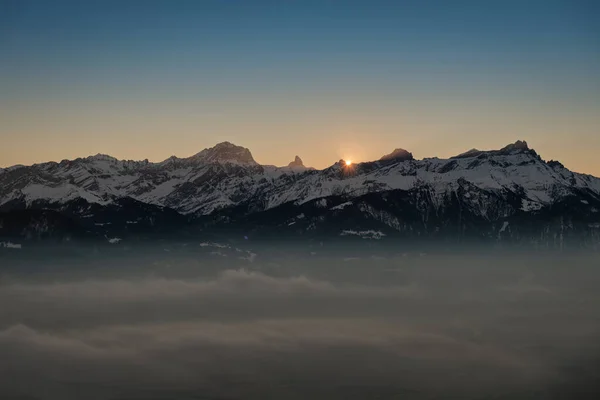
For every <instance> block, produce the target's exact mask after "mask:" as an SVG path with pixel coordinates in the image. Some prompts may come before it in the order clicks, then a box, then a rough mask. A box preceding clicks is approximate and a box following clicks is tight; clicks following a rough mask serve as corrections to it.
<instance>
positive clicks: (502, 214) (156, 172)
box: [0, 141, 600, 242]
mask: <svg viewBox="0 0 600 400" xmlns="http://www.w3.org/2000/svg"><path fill="white" fill-rule="evenodd" d="M566 205H568V207H567V206H566ZM18 210H20V211H23V210H53V211H55V212H57V213H59V214H60V215H63V216H67V217H68V218H70V219H73V221H75V224H78V225H80V226H85V227H86V229H87V230H88V231H91V232H96V233H98V234H99V233H103V234H104V235H108V234H110V235H115V234H121V235H123V232H120V231H119V229H117V228H116V227H117V225H118V226H122V227H123V228H127V229H126V231H127V232H131V231H133V226H135V225H137V226H138V227H139V229H138V234H140V233H143V232H147V231H148V230H149V229H150V228H149V227H150V226H152V227H153V229H152V230H153V231H157V232H161V227H162V226H167V225H168V226H169V227H170V228H173V229H175V228H176V227H182V226H184V225H185V226H186V229H188V230H190V231H191V232H196V231H203V232H204V231H206V230H207V229H209V230H210V229H225V230H236V229H242V228H241V227H244V228H243V229H242V230H245V231H252V230H254V231H257V230H260V229H264V231H265V232H267V231H269V230H271V231H282V230H283V231H291V232H296V233H295V234H299V232H300V231H302V232H303V234H305V233H306V232H316V231H319V229H320V228H319V227H322V228H323V231H327V232H329V233H328V234H329V235H335V236H336V237H338V236H357V237H361V235H360V234H356V235H354V234H349V233H348V232H367V231H370V230H371V231H376V232H380V233H381V235H380V234H379V233H377V234H372V235H367V236H368V237H370V238H371V239H373V238H377V239H381V238H383V237H389V236H394V235H398V234H399V235H405V236H406V235H413V234H414V235H416V236H419V237H429V236H431V235H432V234H433V233H435V232H445V233H444V234H445V235H450V236H455V235H456V234H457V232H458V233H459V236H460V235H462V236H482V237H493V238H494V239H498V238H502V237H504V236H507V235H511V232H514V231H515V229H517V226H518V225H519V224H534V222H531V223H530V222H527V221H529V220H531V221H536V222H535V224H537V225H536V226H538V228H535V229H529V228H528V230H527V232H528V233H526V235H528V236H527V237H528V240H530V239H531V237H532V235H533V236H536V235H538V234H539V232H537V230H536V229H538V230H539V229H542V230H543V229H546V230H547V233H546V234H547V235H550V236H552V235H559V236H560V235H561V234H562V235H563V237H564V234H565V230H567V231H569V230H577V232H578V233H577V235H578V237H579V236H582V237H585V238H587V239H585V240H588V239H589V240H588V241H592V242H593V240H595V239H593V238H595V237H596V236H595V235H597V227H596V225H597V224H598V223H600V220H599V219H598V218H599V217H600V215H599V210H600V179H598V178H595V177H592V176H590V175H585V174H578V173H574V172H571V171H569V170H568V169H566V168H565V167H564V166H563V165H562V164H560V163H559V162H556V161H549V162H546V161H544V160H543V159H542V158H541V157H540V156H539V155H538V154H537V153H536V152H535V151H534V150H533V149H530V148H529V146H528V145H527V143H526V142H524V141H517V142H516V143H513V144H509V145H507V146H505V147H503V148H502V149H500V150H489V151H481V150H476V149H473V150H470V151H468V152H466V153H463V154H460V155H457V156H455V157H451V158H449V159H439V158H425V159H422V160H416V159H414V157H413V156H412V154H411V153H409V152H408V151H406V150H403V149H396V150H394V151H393V152H392V153H390V154H388V155H387V156H383V157H382V158H381V159H380V160H377V161H372V162H364V163H357V164H351V165H347V164H346V163H345V162H344V161H343V160H340V161H339V162H337V163H335V164H333V165H331V166H330V167H328V168H325V169H322V170H315V169H311V168H306V167H305V166H304V165H303V163H302V160H301V159H300V158H299V157H296V159H295V160H294V161H293V162H291V163H290V164H289V165H288V166H286V167H275V166H268V165H260V164H258V163H257V162H256V161H255V160H254V158H253V157H252V154H251V152H250V151H249V150H248V149H247V148H244V147H240V146H236V145H234V144H232V143H229V142H223V143H220V144H217V145H216V146H214V147H212V148H210V149H205V150H203V151H201V152H199V153H198V154H196V155H194V156H192V157H189V158H177V157H171V158H169V159H167V160H165V161H163V162H160V163H151V162H148V161H147V160H144V161H121V160H117V159H115V158H113V157H110V156H106V155H96V156H92V157H87V158H78V159H76V160H71V161H68V160H65V161H61V162H60V163H52V162H51V163H43V164H36V165H33V166H28V167H27V166H15V167H10V168H6V169H3V170H0V212H4V213H5V214H6V213H11V212H15V211H18ZM107 210H112V211H110V212H109V211H107ZM116 210H125V211H120V214H119V212H117V211H116ZM302 210H304V212H303V211H302ZM163 213H173V215H171V217H168V218H163V216H162V214H163ZM121 214H123V215H122V216H118V215H121ZM128 214H131V215H135V218H131V217H129V216H127V215H128ZM302 214H304V215H305V216H306V215H309V214H310V215H312V217H311V218H314V220H312V219H311V218H308V217H307V218H306V219H304V220H303V219H302V218H300V219H294V218H295V217H296V216H298V215H302ZM174 215H177V216H178V217H176V218H173V216H174ZM292 217H294V218H292ZM5 218H6V217H5ZM111 218H113V219H115V220H114V221H112V220H111ZM265 218H267V219H268V221H267V220H263V219H265ZM290 218H291V219H290ZM556 218H558V219H560V218H562V221H563V222H562V225H561V226H562V228H560V229H562V231H561V232H562V233H557V232H558V231H556V229H558V228H556V227H555V226H558V225H556V223H557V222H556ZM573 218H575V220H574V219H573ZM99 219H101V220H99ZM169 219H170V220H172V221H175V220H177V221H178V223H176V224H166V221H167V220H169ZM86 220H94V221H96V220H98V221H97V222H95V223H94V224H102V225H93V227H91V225H90V224H89V223H87V222H85V221H86ZM151 220H153V221H155V222H153V223H152V224H150V222H149V221H151ZM117 221H119V222H118V223H117ZM156 221H162V222H158V223H157V222H156ZM469 221H470V222H469ZM519 221H521V222H519ZM565 221H566V222H565ZM569 221H571V222H569ZM573 221H575V222H573ZM1 222H2V219H1V215H0V223H1ZM128 222H129V223H128ZM467 222H468V223H467ZM505 223H507V224H508V225H506V226H505ZM165 224H166V225H165ZM569 224H570V225H569ZM13 225H14V224H13ZM67 225H68V224H67ZM171 225H174V226H171ZM559 225H560V224H559ZM69 226H70V225H69ZM142 226H145V227H146V228H144V229H142V228H141V227H142ZM190 226H193V228H190ZM325 226H327V228H325ZM492 226H493V228H492ZM260 227H262V228H260ZM301 227H302V228H301ZM502 227H504V228H503V230H502V232H499V230H500V229H501V228H502ZM551 227H552V228H551ZM598 227H600V225H598ZM101 228H102V229H101ZM367 228H368V229H367ZM11 229H12V230H11V232H13V233H14V232H15V228H14V226H13V228H11ZM344 231H345V232H346V234H344V235H342V232H344ZM384 231H385V232H384ZM583 231H585V232H583ZM411 232H412V233H411ZM417 232H418V233H417ZM490 232H491V233H490ZM519 232H525V231H524V230H522V229H521V230H519ZM1 235H2V228H1V227H0V236H1ZM520 235H521V234H520ZM362 236H364V235H362ZM434 236H435V235H434ZM365 237H366V236H365ZM519 237H522V236H519ZM582 240H583V239H582Z"/></svg>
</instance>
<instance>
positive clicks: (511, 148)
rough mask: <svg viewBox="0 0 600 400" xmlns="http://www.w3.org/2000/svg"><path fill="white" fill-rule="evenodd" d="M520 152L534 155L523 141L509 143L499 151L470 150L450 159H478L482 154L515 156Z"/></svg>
mask: <svg viewBox="0 0 600 400" xmlns="http://www.w3.org/2000/svg"><path fill="white" fill-rule="evenodd" d="M522 152H532V153H534V154H535V152H534V151H533V150H532V149H530V148H529V146H528V145H527V142H526V141H524V140H517V141H516V142H514V143H511V144H509V145H506V146H504V147H503V148H501V149H500V150H478V149H471V150H469V151H465V152H464V153H461V154H459V155H457V156H453V157H450V158H469V157H478V156H480V155H482V154H488V155H489V154H492V155H494V154H497V155H508V154H515V153H522Z"/></svg>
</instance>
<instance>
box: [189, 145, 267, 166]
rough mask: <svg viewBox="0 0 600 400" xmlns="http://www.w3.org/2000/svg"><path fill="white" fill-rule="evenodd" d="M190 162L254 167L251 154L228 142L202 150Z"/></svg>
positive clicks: (243, 148) (254, 163) (254, 162)
mask: <svg viewBox="0 0 600 400" xmlns="http://www.w3.org/2000/svg"><path fill="white" fill-rule="evenodd" d="M190 160H193V161H197V162H202V163H207V164H213V163H231V164H250V165H256V164H257V163H256V161H254V158H253V157H252V153H250V150H248V149H247V148H245V147H241V146H236V145H235V144H233V143H230V142H221V143H218V144H216V145H215V146H214V147H211V148H209V149H204V150H202V151H201V152H200V153H198V154H196V155H195V156H192V157H190Z"/></svg>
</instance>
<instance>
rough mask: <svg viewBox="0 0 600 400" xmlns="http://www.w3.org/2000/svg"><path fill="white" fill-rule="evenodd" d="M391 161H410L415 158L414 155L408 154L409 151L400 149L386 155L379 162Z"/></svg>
mask: <svg viewBox="0 0 600 400" xmlns="http://www.w3.org/2000/svg"><path fill="white" fill-rule="evenodd" d="M389 160H395V161H408V160H414V158H413V155H412V153H410V152H408V151H407V150H404V149H400V148H398V149H394V151H392V152H391V153H390V154H386V155H384V156H383V157H381V158H380V159H379V161H389Z"/></svg>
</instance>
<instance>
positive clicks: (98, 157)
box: [85, 153, 117, 161]
mask: <svg viewBox="0 0 600 400" xmlns="http://www.w3.org/2000/svg"><path fill="white" fill-rule="evenodd" d="M85 159H86V160H87V161H117V159H116V158H114V157H112V156H109V155H108V154H100V153H98V154H96V155H95V156H89V157H86V158H85Z"/></svg>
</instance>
